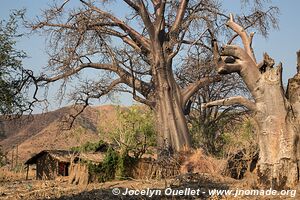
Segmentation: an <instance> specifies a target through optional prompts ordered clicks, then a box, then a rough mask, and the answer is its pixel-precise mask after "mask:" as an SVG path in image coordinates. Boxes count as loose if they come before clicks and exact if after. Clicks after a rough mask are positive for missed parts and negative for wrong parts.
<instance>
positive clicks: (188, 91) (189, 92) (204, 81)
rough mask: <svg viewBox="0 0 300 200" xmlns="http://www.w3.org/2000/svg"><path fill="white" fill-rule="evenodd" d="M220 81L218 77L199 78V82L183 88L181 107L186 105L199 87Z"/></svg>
mask: <svg viewBox="0 0 300 200" xmlns="http://www.w3.org/2000/svg"><path fill="white" fill-rule="evenodd" d="M220 80H221V77H220V76H215V77H205V78H201V79H200V80H198V81H196V82H194V83H191V84H189V85H188V86H187V87H186V88H184V89H183V90H182V92H181V94H182V107H183V108H184V106H185V105H186V103H187V102H188V100H189V99H190V98H191V97H192V96H193V94H195V93H196V92H197V91H198V90H199V89H200V88H201V87H203V86H205V85H208V84H210V83H213V82H218V81H220Z"/></svg>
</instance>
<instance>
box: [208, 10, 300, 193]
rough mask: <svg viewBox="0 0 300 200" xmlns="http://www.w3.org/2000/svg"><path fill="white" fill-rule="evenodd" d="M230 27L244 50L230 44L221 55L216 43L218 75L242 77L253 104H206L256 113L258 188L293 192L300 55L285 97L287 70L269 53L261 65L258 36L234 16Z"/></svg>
mask: <svg viewBox="0 0 300 200" xmlns="http://www.w3.org/2000/svg"><path fill="white" fill-rule="evenodd" d="M227 26H228V27H229V28H230V29H232V30H233V31H234V32H235V33H236V34H237V35H238V36H239V37H240V38H241V40H242V43H243V48H242V47H240V46H238V45H232V44H227V45H225V46H223V47H222V50H221V52H220V53H219V50H218V45H217V42H216V41H215V42H214V45H213V46H214V52H215V55H214V59H215V65H216V70H217V72H218V73H219V74H231V73H238V74H239V75H240V76H241V78H242V79H243V80H244V82H245V84H246V85H247V87H248V89H249V91H250V93H251V95H252V98H253V99H248V98H245V97H242V96H235V97H230V98H226V99H221V100H216V101H212V102H209V103H206V104H204V106H205V107H210V106H215V105H225V106H227V105H232V104H240V105H243V106H245V107H247V108H248V109H249V110H251V111H252V112H253V115H254V119H255V121H256V123H257V129H258V137H259V138H258V140H259V142H258V143H259V149H260V152H259V162H258V168H257V173H258V177H259V182H260V183H262V184H264V185H266V186H268V187H269V186H272V187H273V188H277V189H280V188H284V187H294V186H295V185H296V184H297V183H298V182H299V160H300V157H299V155H300V153H299V151H300V140H299V137H300V134H299V133H300V131H299V130H300V129H299V116H298V115H299V111H300V110H299V103H300V101H299V64H300V63H299V59H300V58H299V52H298V67H297V69H298V73H297V74H296V75H295V77H294V78H292V79H290V80H289V84H288V89H287V91H286V92H285V91H284V87H283V84H282V64H281V63H279V64H278V66H276V67H274V64H275V62H274V60H273V59H272V58H271V57H270V56H269V55H268V54H267V53H265V54H264V56H263V61H262V62H259V63H258V62H257V61H256V58H255V55H254V51H253V49H252V45H251V44H252V39H253V35H254V34H253V33H250V34H247V32H246V31H245V29H244V28H243V27H242V26H240V25H239V24H238V23H236V22H235V21H234V18H233V15H231V17H230V19H229V21H228V22H227Z"/></svg>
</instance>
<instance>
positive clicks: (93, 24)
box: [31, 0, 274, 151]
mask: <svg viewBox="0 0 300 200" xmlns="http://www.w3.org/2000/svg"><path fill="white" fill-rule="evenodd" d="M79 2H80V5H79V7H78V8H77V9H70V7H71V6H73V5H72V4H71V0H66V1H64V2H63V3H61V4H59V5H58V4H57V5H54V6H52V7H50V8H49V9H47V10H45V11H44V13H43V16H42V17H39V18H38V19H37V21H36V22H34V23H33V24H31V28H33V29H34V30H42V31H44V32H46V33H49V36H50V37H49V41H50V48H49V50H51V52H50V54H51V56H50V61H49V66H50V69H52V70H53V71H52V73H48V74H42V75H41V76H40V77H38V78H36V79H35V80H34V81H35V83H38V82H39V83H41V82H43V84H45V83H46V84H48V83H51V82H55V81H59V80H63V85H65V83H66V81H67V80H70V79H72V78H76V77H80V73H81V75H82V73H83V71H85V70H86V69H94V71H93V72H94V73H93V75H90V76H94V74H96V73H98V71H100V72H101V74H100V77H96V78H95V79H94V80H93V81H91V80H84V81H82V82H84V83H85V84H84V85H83V86H80V87H76V89H75V90H76V93H75V95H74V96H73V97H74V99H76V100H80V102H82V103H84V104H85V105H87V104H88V102H89V99H92V98H94V99H98V98H100V97H102V96H103V95H106V94H110V93H111V92H112V91H123V92H129V93H131V94H132V96H133V98H134V99H135V100H136V101H138V102H141V103H143V104H146V105H148V106H149V107H150V108H151V109H153V110H154V112H155V116H156V125H157V132H158V143H159V146H160V147H162V148H168V149H172V150H175V151H179V150H181V149H182V148H184V147H187V148H190V147H191V141H190V136H189V133H188V128H187V123H186V119H185V116H184V112H183V111H184V110H185V107H186V105H187V102H188V100H189V99H190V98H191V96H192V95H193V94H194V93H195V92H197V91H198V90H199V88H200V87H202V86H204V85H207V84H209V83H211V82H215V81H218V80H219V77H202V78H201V79H197V80H195V81H194V82H193V83H190V84H189V85H187V86H185V87H183V88H181V87H180V86H179V85H178V83H177V82H176V80H175V77H174V72H173V71H174V69H175V68H178V67H180V59H179V58H180V57H184V56H187V53H186V52H188V51H189V48H190V47H191V46H195V45H197V46H200V47H201V48H208V49H211V48H210V45H207V43H208V41H209V38H210V34H209V32H211V31H213V32H218V29H220V27H218V26H221V27H222V25H221V24H222V21H223V22H224V19H227V18H228V17H227V16H226V15H224V14H222V12H221V11H220V3H219V2H217V1H214V0H204V1H188V0H181V1H165V0H152V1H147V0H123V1H118V4H121V6H120V5H118V6H119V8H120V7H122V6H124V10H120V9H119V11H120V12H121V11H122V12H121V13H123V12H124V11H125V12H126V11H128V15H126V16H125V17H124V16H123V17H120V15H121V13H116V12H115V13H114V12H112V11H109V10H108V8H107V7H106V6H107V4H108V5H110V4H111V3H112V2H111V1H109V2H108V1H85V0H80V1H79ZM104 3H105V5H104ZM125 7H126V9H125ZM270 10H272V9H270ZM270 10H269V11H268V12H261V11H258V10H256V11H255V13H253V14H251V15H249V17H247V16H243V18H241V19H242V21H245V22H247V23H249V24H250V25H251V26H259V25H261V24H264V23H261V22H264V21H265V20H264V19H266V16H269V14H270V13H271V11H270ZM273 10H274V9H273ZM258 19H260V20H258ZM261 19H263V20H261ZM215 35H217V33H215ZM104 72H106V73H104ZM77 102H78V101H77Z"/></svg>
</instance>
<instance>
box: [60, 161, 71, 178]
mask: <svg viewBox="0 0 300 200" xmlns="http://www.w3.org/2000/svg"><path fill="white" fill-rule="evenodd" d="M58 175H60V176H69V163H65V162H59V163H58Z"/></svg>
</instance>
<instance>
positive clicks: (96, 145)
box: [71, 140, 106, 152]
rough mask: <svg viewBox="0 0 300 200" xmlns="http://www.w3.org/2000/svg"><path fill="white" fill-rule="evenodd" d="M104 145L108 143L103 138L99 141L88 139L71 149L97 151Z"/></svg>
mask: <svg viewBox="0 0 300 200" xmlns="http://www.w3.org/2000/svg"><path fill="white" fill-rule="evenodd" d="M102 145H106V143H105V142H104V141H103V140H99V141H98V142H90V141H88V142H86V143H84V144H83V145H81V146H77V147H72V148H71V150H72V151H76V152H95V151H96V150H97V149H98V148H99V147H101V146H102Z"/></svg>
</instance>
